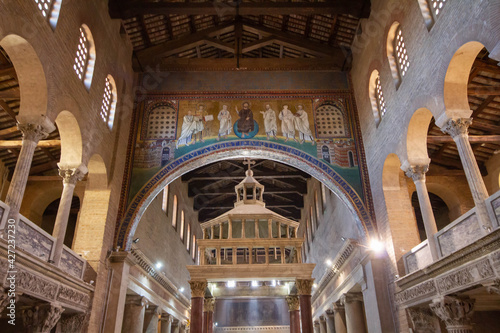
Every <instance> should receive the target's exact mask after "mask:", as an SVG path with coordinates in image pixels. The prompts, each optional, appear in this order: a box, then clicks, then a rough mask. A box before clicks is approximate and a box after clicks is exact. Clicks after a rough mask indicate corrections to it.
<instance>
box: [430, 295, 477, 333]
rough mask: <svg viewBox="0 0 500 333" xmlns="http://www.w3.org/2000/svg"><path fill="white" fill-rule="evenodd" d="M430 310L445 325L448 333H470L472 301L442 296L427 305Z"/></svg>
mask: <svg viewBox="0 0 500 333" xmlns="http://www.w3.org/2000/svg"><path fill="white" fill-rule="evenodd" d="M429 306H430V308H431V310H432V311H433V312H434V313H435V314H436V316H438V317H439V318H440V319H441V320H442V321H444V322H445V324H446V330H447V331H448V333H472V332H473V331H472V325H471V317H472V314H473V313H474V300H472V299H463V298H457V297H449V296H444V297H441V298H439V299H436V300H433V301H432V303H431V304H429Z"/></svg>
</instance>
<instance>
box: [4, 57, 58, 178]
mask: <svg viewBox="0 0 500 333" xmlns="http://www.w3.org/2000/svg"><path fill="white" fill-rule="evenodd" d="M19 105H20V95H19V82H18V79H17V74H16V71H15V68H14V66H13V65H12V62H11V60H10V59H9V57H8V55H7V53H6V52H5V50H4V49H3V48H1V47H0V160H2V162H3V164H5V166H6V167H7V169H8V170H9V179H10V178H11V176H12V173H13V172H14V168H15V166H16V163H17V159H18V157H19V152H20V150H21V143H22V134H21V132H20V131H19V130H18V129H17V126H16V124H17V121H16V116H17V115H18V114H19ZM59 139H60V137H59V132H58V131H57V130H55V131H54V132H52V133H50V135H49V137H48V138H47V139H46V140H44V141H41V143H40V144H39V145H38V147H37V148H36V150H35V155H34V156H33V163H32V165H31V170H30V175H45V174H47V173H50V174H54V171H57V162H59V159H60V157H61V145H60V141H59Z"/></svg>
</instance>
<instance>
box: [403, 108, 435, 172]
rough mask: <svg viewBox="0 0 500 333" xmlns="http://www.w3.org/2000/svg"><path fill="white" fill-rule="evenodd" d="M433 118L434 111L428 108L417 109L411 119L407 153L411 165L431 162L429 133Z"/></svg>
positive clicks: (407, 136) (407, 135)
mask: <svg viewBox="0 0 500 333" xmlns="http://www.w3.org/2000/svg"><path fill="white" fill-rule="evenodd" d="M431 120H432V113H431V111H429V110H428V109H426V108H420V109H418V110H417V111H415V112H414V113H413V115H412V117H411V119H410V123H409V124H408V132H407V134H406V155H407V161H408V163H409V164H410V165H427V164H429V162H430V159H429V155H428V153H427V133H428V131H429V124H430V122H431Z"/></svg>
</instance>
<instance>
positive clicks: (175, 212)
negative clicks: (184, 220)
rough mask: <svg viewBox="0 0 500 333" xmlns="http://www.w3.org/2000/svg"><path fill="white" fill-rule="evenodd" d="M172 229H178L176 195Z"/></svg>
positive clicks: (175, 197)
mask: <svg viewBox="0 0 500 333" xmlns="http://www.w3.org/2000/svg"><path fill="white" fill-rule="evenodd" d="M172 227H174V228H176V229H177V196H176V195H174V203H173V207H172Z"/></svg>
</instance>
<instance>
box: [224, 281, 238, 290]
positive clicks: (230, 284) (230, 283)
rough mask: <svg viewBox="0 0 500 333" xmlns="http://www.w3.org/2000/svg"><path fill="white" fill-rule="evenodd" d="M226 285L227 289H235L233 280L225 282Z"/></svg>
mask: <svg viewBox="0 0 500 333" xmlns="http://www.w3.org/2000/svg"><path fill="white" fill-rule="evenodd" d="M226 285H227V287H228V288H234V287H236V281H234V280H230V281H227V284H226Z"/></svg>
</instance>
